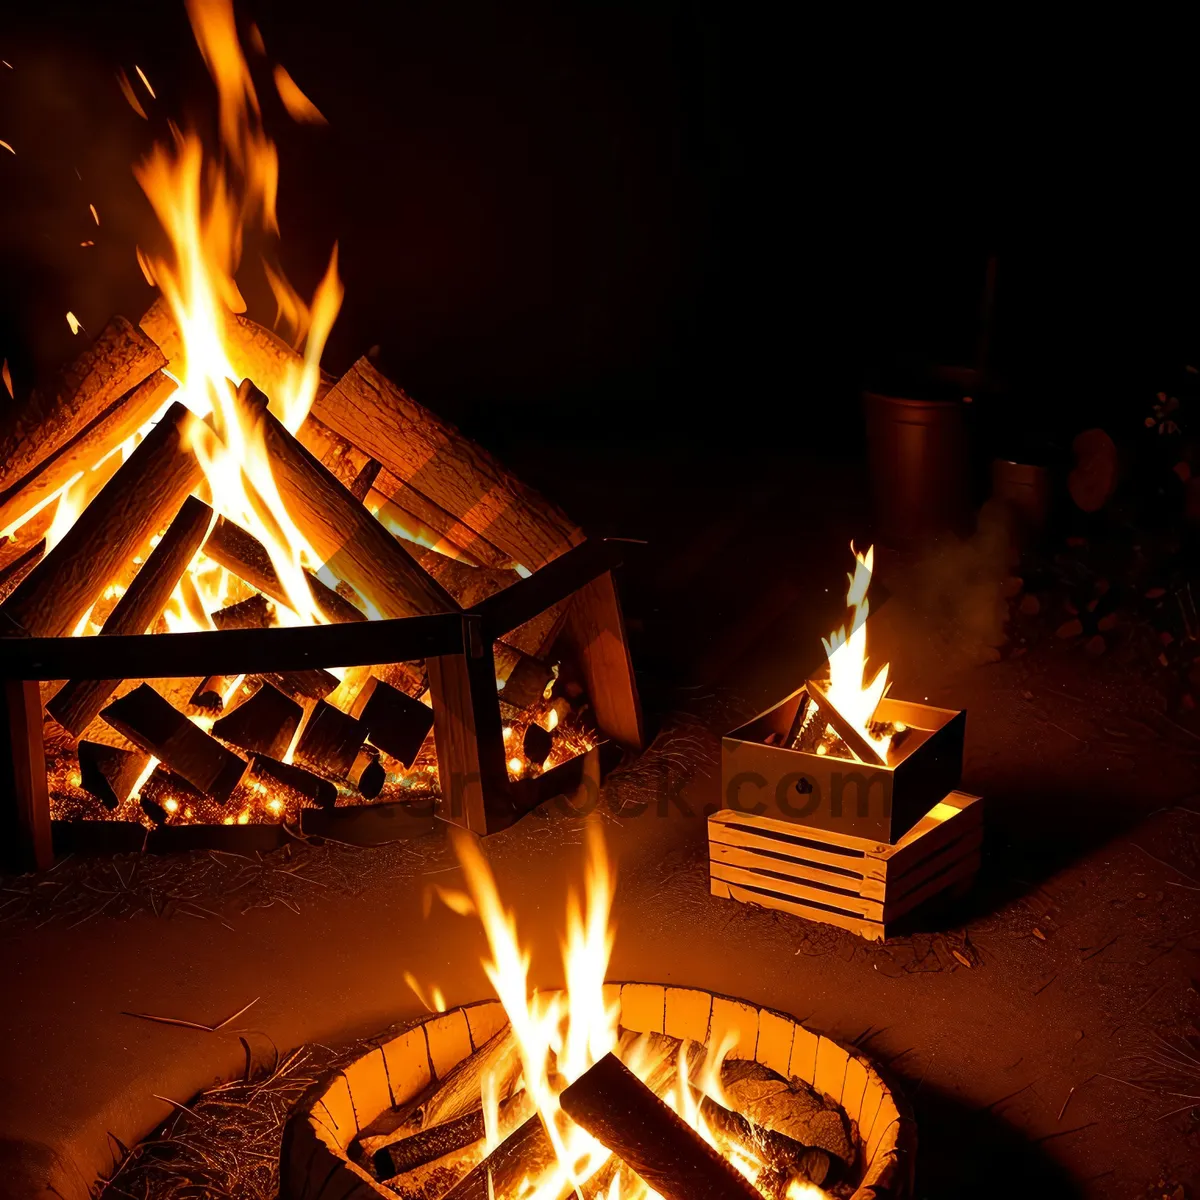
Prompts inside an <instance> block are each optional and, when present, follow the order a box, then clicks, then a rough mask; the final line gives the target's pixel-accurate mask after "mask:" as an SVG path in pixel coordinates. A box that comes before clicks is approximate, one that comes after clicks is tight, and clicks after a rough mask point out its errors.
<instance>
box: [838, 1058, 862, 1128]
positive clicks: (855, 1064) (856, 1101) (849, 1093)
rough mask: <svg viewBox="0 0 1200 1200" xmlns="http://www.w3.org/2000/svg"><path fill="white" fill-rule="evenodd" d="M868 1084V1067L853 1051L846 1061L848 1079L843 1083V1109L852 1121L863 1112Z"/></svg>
mask: <svg viewBox="0 0 1200 1200" xmlns="http://www.w3.org/2000/svg"><path fill="white" fill-rule="evenodd" d="M866 1086H867V1068H866V1065H865V1064H864V1063H863V1061H862V1060H861V1059H860V1058H857V1057H856V1056H855V1055H854V1054H853V1053H852V1054H851V1055H850V1057H849V1058H848V1059H847V1061H846V1081H845V1083H844V1084H843V1085H842V1101H841V1103H842V1109H843V1111H844V1112H845V1114H846V1116H848V1117H849V1118H850V1119H851V1120H852V1121H857V1120H858V1119H859V1115H860V1114H861V1113H862V1101H863V1092H864V1091H865V1090H866Z"/></svg>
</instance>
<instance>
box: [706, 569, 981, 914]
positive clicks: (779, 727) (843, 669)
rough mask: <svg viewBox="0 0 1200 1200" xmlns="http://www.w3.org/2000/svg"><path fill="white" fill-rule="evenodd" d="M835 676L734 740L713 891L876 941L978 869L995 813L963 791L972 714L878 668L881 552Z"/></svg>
mask: <svg viewBox="0 0 1200 1200" xmlns="http://www.w3.org/2000/svg"><path fill="white" fill-rule="evenodd" d="M851 552H852V553H853V554H854V572H853V574H851V575H849V576H848V577H847V578H848V587H847V591H846V607H847V610H848V617H849V619H848V621H847V622H846V623H845V624H843V625H842V626H841V627H840V628H839V629H837V630H836V631H835V632H834V633H832V634H831V635H830V637H829V638H827V639H822V642H823V644H824V647H825V654H826V657H827V660H828V676H827V678H823V679H809V680H807V681H806V682H805V684H804V685H803V686H802V687H801V688H799V689H798V690H797V691H795V692H793V693H792V695H790V696H788V697H787V699H785V700H783V701H781V702H780V703H779V704H777V705H775V707H774V708H771V709H769V710H768V711H767V712H765V713H761V714H759V715H758V716H757V717H755V718H754V719H753V720H752V721H749V722H747V723H746V724H745V725H743V726H741V727H740V728H738V729H735V730H734V731H733V732H732V733H730V734H728V735H726V737H725V738H724V740H723V742H722V770H721V776H722V787H723V791H722V804H723V807H722V810H721V811H720V812H717V813H714V814H713V815H712V817H710V819H709V846H710V854H711V874H712V891H713V894H714V895H717V896H722V897H725V898H729V899H734V900H740V901H743V902H744V903H750V904H761V905H765V906H767V907H770V908H776V909H780V910H782V911H785V912H791V913H795V914H796V915H799V916H804V917H808V918H809V919H811V920H817V921H825V922H828V923H831V924H835V925H840V926H842V927H844V928H847V929H851V930H853V931H854V932H856V933H859V934H862V935H863V936H864V937H868V938H882V937H885V936H887V932H888V930H889V928H890V927H891V926H892V925H893V923H894V922H895V921H897V920H899V919H900V918H902V917H906V916H908V915H909V914H910V913H912V912H913V911H914V910H915V909H916V908H917V907H918V906H919V905H921V904H923V903H924V902H925V901H927V900H931V899H932V898H934V897H935V896H938V895H940V894H941V893H944V892H946V891H948V890H952V889H953V890H955V891H961V890H963V889H965V888H966V887H967V886H969V884H970V881H971V879H972V878H973V877H974V875H975V873H976V872H977V870H978V868H979V862H980V844H981V841H982V828H981V826H982V804H981V803H980V801H979V797H977V796H970V795H968V794H966V793H964V792H960V791H958V790H957V789H958V786H959V783H960V781H961V779H962V761H963V742H964V738H965V735H966V713H965V712H961V711H955V710H951V709H943V708H935V707H933V706H931V705H928V704H915V703H912V702H910V701H901V700H896V699H893V698H892V697H891V696H890V695H889V689H890V687H891V680H890V678H889V666H888V664H884V665H883V666H881V667H880V668H878V669H877V670H876V671H875V672H874V673H870V672H869V671H868V669H867V617H868V615H869V612H870V607H869V603H868V600H867V591H868V589H869V587H870V583H871V576H872V573H873V570H874V557H875V556H874V548H873V547H872V548H871V549H868V550H867V552H866V553H865V554H863V553H859V552H857V551H855V550H854V547H853V546H851Z"/></svg>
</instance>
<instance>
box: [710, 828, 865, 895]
mask: <svg viewBox="0 0 1200 1200" xmlns="http://www.w3.org/2000/svg"><path fill="white" fill-rule="evenodd" d="M709 856H710V861H712V862H714V863H723V864H725V865H727V866H731V867H742V868H743V869H744V870H748V871H775V872H777V873H779V874H781V875H788V876H790V877H791V878H793V879H797V880H800V881H801V882H804V881H811V882H812V883H814V884H827V885H828V886H829V887H831V888H837V889H839V894H841V893H850V894H853V895H855V896H859V897H862V898H864V899H871V900H878V901H879V902H880V903H882V902H883V898H884V883H883V880H882V879H870V880H867V879H863V878H862V877H861V876H856V875H839V874H837V873H836V872H834V871H824V870H822V869H821V868H820V867H818V866H815V865H813V864H811V863H806V862H802V861H801V862H797V861H796V860H794V859H788V858H776V857H774V856H770V855H766V854H761V853H758V852H757V851H754V850H743V849H742V848H741V847H740V846H725V845H722V843H720V842H712V843H711V844H710V845H709Z"/></svg>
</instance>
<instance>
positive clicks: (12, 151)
mask: <svg viewBox="0 0 1200 1200" xmlns="http://www.w3.org/2000/svg"><path fill="white" fill-rule="evenodd" d="M0 146H2V147H3V148H4V149H5V150H7V151H8V152H9V154H16V151H15V150H14V149H13V148H12V147H11V146H10V145H9V144H8V143H7V142H6V141H5V140H4V139H3V138H0Z"/></svg>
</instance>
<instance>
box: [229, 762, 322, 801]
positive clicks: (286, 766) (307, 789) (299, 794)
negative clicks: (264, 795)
mask: <svg viewBox="0 0 1200 1200" xmlns="http://www.w3.org/2000/svg"><path fill="white" fill-rule="evenodd" d="M249 778H250V780H251V781H252V782H253V783H257V784H261V785H262V786H263V787H264V788H265V789H266V790H267V791H275V790H277V789H282V790H284V791H286V792H288V793H290V794H291V795H292V797H293V798H294V799H295V800H296V801H297V802H298V803H299V804H300V805H301V806H304V805H305V804H315V805H316V806H317V807H318V808H332V807H333V806H334V805H335V804H336V803H337V788H336V787H335V786H334V785H333V784H332V783H330V782H329V780H328V779H322V778H321V777H320V776H319V775H314V774H313V773H312V772H311V771H306V770H305V769H304V768H303V767H298V766H296V764H295V763H287V762H280V761H279V759H277V758H271V757H270V756H269V755H266V754H256V755H254V757H253V758H252V759H251V760H250V775H249Z"/></svg>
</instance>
